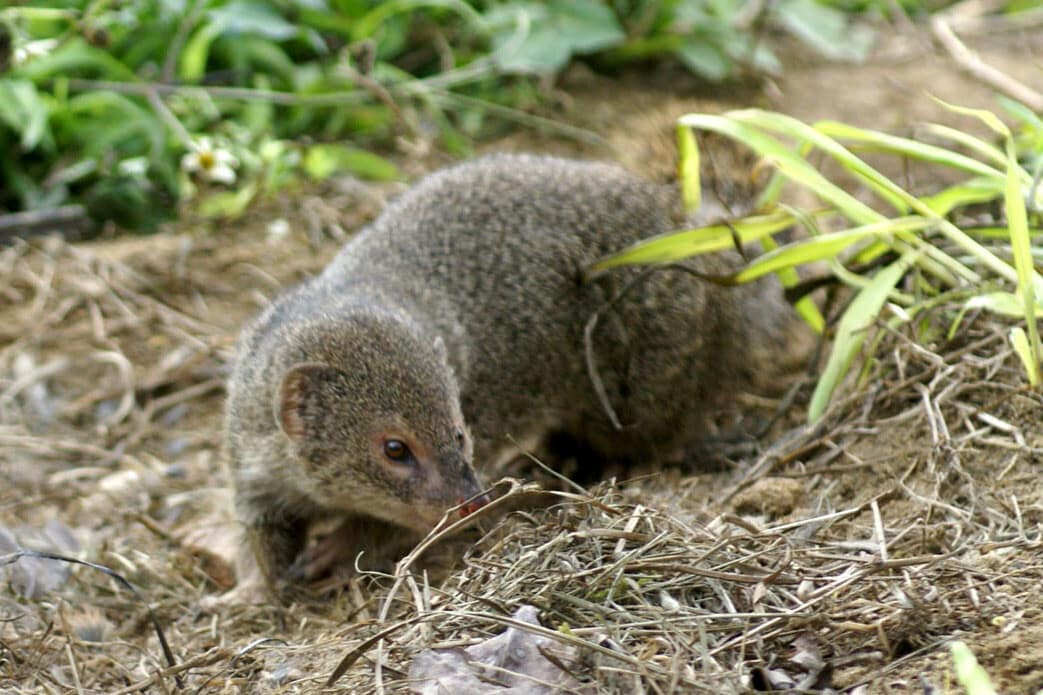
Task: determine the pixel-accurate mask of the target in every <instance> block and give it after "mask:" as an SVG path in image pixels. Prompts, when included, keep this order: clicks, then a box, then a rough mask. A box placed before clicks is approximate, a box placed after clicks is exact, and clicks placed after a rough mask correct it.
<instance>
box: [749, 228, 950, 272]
mask: <svg viewBox="0 0 1043 695" xmlns="http://www.w3.org/2000/svg"><path fill="white" fill-rule="evenodd" d="M935 224H936V222H935V221H934V220H929V219H925V218H923V217H900V218H898V219H894V220H887V221H885V222H876V223H873V224H867V225H863V226H861V227H853V228H851V229H845V230H843V231H839V232H830V233H829V234H823V235H821V236H817V237H814V238H812V239H802V240H800V241H796V242H793V243H792V244H787V245H785V246H783V247H781V248H779V249H777V250H775V251H770V252H768V253H766V254H764V255H763V256H761V257H760V258H757V259H756V260H754V261H753V262H752V263H750V264H749V265H747V266H746V267H745V268H743V269H742V271H740V272H739V273H738V274H737V275H736V276H735V279H736V281H738V282H749V281H750V280H754V279H756V278H759V277H761V276H763V275H767V274H768V273H775V272H778V271H779V270H782V269H784V268H792V267H794V266H798V265H803V264H805V263H811V262H814V261H820V260H823V259H826V258H834V257H836V255H837V254H839V253H840V252H841V251H843V250H844V249H846V248H848V247H849V246H851V245H852V244H855V243H857V242H859V241H862V240H863V239H865V238H866V237H871V236H881V235H883V236H887V235H894V234H897V233H899V232H909V231H922V230H924V229H926V228H927V227H932V226H934V225H935Z"/></svg>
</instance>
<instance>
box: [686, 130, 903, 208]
mask: <svg viewBox="0 0 1043 695" xmlns="http://www.w3.org/2000/svg"><path fill="white" fill-rule="evenodd" d="M751 114H753V115H760V114H764V115H766V116H778V114H765V113H764V112H760V111H755V110H750V111H731V112H729V113H726V114H724V115H721V116H717V115H713V114H686V115H684V116H682V117H681V118H680V122H681V123H683V124H684V125H687V126H691V127H693V128H700V129H703V130H709V131H713V132H716V133H720V134H721V135H726V136H728V137H730V138H732V139H733V140H737V141H739V142H741V143H743V144H744V145H746V146H747V147H749V148H750V149H752V150H753V151H754V152H756V153H757V154H758V155H760V156H761V157H764V158H765V159H766V160H768V162H769V163H771V164H773V165H774V166H775V167H776V168H778V169H779V171H781V172H782V173H783V174H785V175H786V176H787V177H789V178H790V179H792V180H793V181H795V182H796V183H799V184H801V185H803V186H805V187H807V188H808V189H809V190H811V192H813V193H814V194H815V195H817V196H818V197H819V198H821V199H822V200H824V201H826V202H827V203H829V204H831V205H833V206H834V207H836V208H837V209H838V210H840V211H841V212H842V213H843V214H844V215H845V216H847V217H848V219H850V220H852V221H853V222H856V223H858V224H869V223H871V222H880V221H882V220H884V219H886V218H885V217H884V216H883V215H881V214H880V213H879V212H877V211H876V210H873V209H872V208H871V207H869V206H868V205H866V204H865V203H863V202H862V201H860V200H858V199H857V198H855V197H854V196H852V195H851V194H850V193H848V192H847V191H845V190H843V189H842V188H840V187H839V186H837V185H836V184H834V183H832V182H831V181H829V180H828V179H826V178H825V177H824V176H822V174H820V173H819V172H818V171H817V170H816V169H815V168H814V167H813V166H811V165H810V164H809V163H808V162H807V161H805V160H804V159H803V158H802V157H800V156H799V155H797V154H796V153H794V152H793V150H791V149H790V148H788V147H786V146H785V145H783V144H782V143H781V142H779V141H778V140H776V139H775V138H773V137H771V136H769V135H766V134H765V133H764V132H762V130H761V126H762V124H761V123H759V122H757V121H758V120H762V119H754V118H752V116H751ZM743 118H746V119H747V120H750V121H751V122H752V123H747V122H744V121H743V120H742V119H743ZM790 120H793V119H790ZM795 122H797V123H799V121H795ZM804 127H805V128H806V129H807V130H811V129H810V128H808V127H807V126H804ZM787 134H791V135H792V134H793V133H791V132H787ZM795 136H796V137H799V134H797V135H795Z"/></svg>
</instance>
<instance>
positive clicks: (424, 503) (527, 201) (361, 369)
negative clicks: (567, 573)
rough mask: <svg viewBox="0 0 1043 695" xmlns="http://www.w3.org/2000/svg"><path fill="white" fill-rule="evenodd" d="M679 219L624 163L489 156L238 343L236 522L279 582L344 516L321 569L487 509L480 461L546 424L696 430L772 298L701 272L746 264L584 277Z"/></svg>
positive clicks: (423, 186)
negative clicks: (450, 515)
mask: <svg viewBox="0 0 1043 695" xmlns="http://www.w3.org/2000/svg"><path fill="white" fill-rule="evenodd" d="M678 208H679V203H678V196H677V193H676V191H675V190H674V189H673V188H671V187H668V186H661V185H656V184H652V183H649V182H646V181H643V180H640V179H638V178H636V177H634V176H632V175H630V174H628V173H627V172H625V171H624V170H622V169H621V168H618V167H616V166H613V165H609V164H602V163H591V162H580V161H571V160H565V159H557V158H551V157H540V156H530V155H494V156H488V157H484V158H481V159H477V160H475V161H471V162H469V163H465V164H460V165H457V166H454V167H451V168H448V169H445V170H442V171H439V172H436V173H434V174H431V175H429V176H428V177H426V178H424V179H422V180H421V181H420V182H419V183H418V184H416V185H415V186H414V187H413V188H412V189H411V190H409V191H408V192H406V193H405V194H403V195H402V196H401V197H399V198H398V199H397V200H396V201H394V202H393V203H392V204H391V205H390V206H389V207H388V208H387V209H386V210H385V211H384V213H383V214H382V215H381V216H380V217H379V218H378V219H377V220H376V221H375V222H373V223H372V224H370V225H369V226H368V227H367V228H366V229H364V230H363V231H362V232H360V233H359V234H358V235H357V236H356V237H354V238H353V239H352V240H350V241H349V242H348V243H347V244H346V245H345V246H344V248H343V249H342V250H341V252H340V253H339V254H338V255H337V257H336V258H335V259H334V260H333V261H332V262H331V263H330V265H329V266H328V267H327V268H326V269H325V271H324V272H323V273H322V274H321V275H319V276H317V277H315V278H313V279H311V280H309V281H307V282H305V283H304V284H302V285H301V286H299V287H297V288H296V289H294V290H291V291H289V292H288V293H286V294H285V295H283V296H281V297H280V298H278V299H277V300H276V301H274V302H273V303H272V304H271V305H270V306H269V307H268V308H267V310H266V311H264V312H263V313H262V314H261V315H260V317H258V318H257V319H256V320H255V321H254V322H253V323H252V324H250V325H249V326H248V327H247V328H246V330H245V332H244V334H243V336H242V338H241V340H240V343H239V348H238V358H237V362H236V367H235V370H234V373H233V375H232V377H231V383H230V389H229V390H230V393H229V399H228V410H227V423H226V432H227V439H226V445H227V453H228V456H229V459H230V463H231V470H232V475H233V478H234V483H235V494H236V508H237V515H238V517H239V520H240V521H241V522H242V523H243V524H244V526H245V528H246V530H247V532H248V535H249V538H250V541H251V546H252V549H253V552H254V554H255V556H256V558H257V560H258V562H259V564H260V565H261V568H262V569H263V570H264V574H265V576H266V578H267V580H268V581H269V582H275V581H278V580H279V579H280V578H283V577H285V576H287V572H288V570H289V568H290V567H291V565H293V563H294V560H295V558H296V557H297V556H298V554H299V553H300V552H301V550H302V545H303V543H304V538H305V535H304V534H305V531H306V529H307V527H308V525H309V523H311V522H312V521H313V520H315V519H317V518H319V517H321V516H328V515H329V514H331V513H332V514H337V515H340V516H342V517H343V518H345V519H346V521H345V522H344V524H343V525H342V527H341V531H340V532H339V533H338V534H337V540H336V543H337V544H339V546H343V550H338V549H337V548H326V549H324V550H323V551H322V553H323V554H324V558H325V559H321V558H320V559H318V560H316V558H312V562H313V563H317V565H313V566H312V567H311V568H310V569H309V571H314V570H316V569H320V570H321V569H323V568H326V567H327V566H328V565H329V564H330V563H331V562H335V561H338V560H343V559H344V558H345V556H347V557H353V553H355V552H357V551H358V550H361V549H365V550H367V551H369V552H374V551H379V550H380V548H379V547H375V546H380V545H382V544H386V543H390V542H391V541H392V540H401V539H403V538H407V539H408V538H412V539H414V540H415V539H416V538H417V537H418V536H417V535H411V533H410V532H412V534H423V533H424V532H426V531H428V530H430V529H431V528H432V527H433V525H434V524H435V523H436V521H437V520H438V519H439V518H441V516H442V515H443V513H444V512H445V511H446V510H447V509H450V508H452V507H453V506H454V505H457V504H459V503H460V502H465V501H467V500H471V501H470V503H469V506H465V507H464V508H463V510H464V512H467V511H471V510H473V509H475V508H477V507H478V506H480V505H481V504H482V503H483V500H482V499H481V498H478V497H477V495H478V494H479V491H480V487H481V486H480V484H479V483H478V479H477V476H476V475H475V472H474V468H473V467H472V466H474V467H476V468H477V469H478V470H481V471H486V472H493V471H495V470H497V468H498V466H499V465H501V464H502V463H504V462H505V461H507V460H509V459H511V458H512V457H514V456H516V455H517V454H518V453H519V452H520V451H522V450H524V449H526V448H528V447H531V446H534V445H536V444H537V443H538V442H539V441H540V440H541V439H543V438H545V437H547V436H548V435H550V434H552V433H565V434H567V435H568V436H570V437H574V438H575V439H576V440H578V441H582V442H584V444H585V445H586V446H588V447H590V448H592V449H593V450H594V451H597V452H603V453H604V454H605V455H607V456H609V457H612V458H614V459H627V458H630V459H649V458H652V457H661V458H669V457H671V456H673V455H674V454H676V453H677V452H679V451H681V450H682V449H683V448H684V447H686V445H689V444H691V443H692V442H693V441H694V440H695V439H697V438H698V436H699V434H700V432H702V431H704V428H703V423H704V421H705V418H706V416H707V414H708V413H711V412H712V409H713V407H714V404H716V403H718V402H719V401H720V400H721V399H722V398H727V397H728V396H729V395H731V394H732V393H733V392H734V389H735V388H736V387H737V386H739V385H741V384H742V382H743V380H744V379H746V378H748V377H749V376H750V372H751V370H752V369H753V368H754V366H755V363H756V362H755V358H754V357H753V355H754V353H755V352H756V351H757V349H758V348H764V347H766V346H769V345H770V344H772V342H773V341H774V340H775V337H776V336H777V335H778V334H779V333H780V328H779V327H780V324H781V322H782V320H783V319H782V318H781V317H782V315H783V314H782V308H783V304H782V302H781V298H780V297H779V296H778V294H779V293H778V292H777V291H773V290H774V288H772V287H771V286H770V285H764V284H755V285H752V286H743V287H737V288H725V287H721V286H719V285H715V284H713V283H711V282H708V281H706V280H705V279H703V278H701V277H699V274H700V273H704V274H705V273H710V274H713V273H723V272H725V271H726V270H728V269H730V268H731V267H733V266H734V265H735V263H736V260H737V258H738V255H737V254H734V253H733V254H732V255H731V256H728V254H723V255H717V256H713V257H701V258H698V259H694V260H692V261H689V262H688V263H687V268H689V269H692V270H695V271H697V272H694V273H693V272H688V271H685V270H683V269H678V268H674V269H663V270H659V271H656V272H648V271H646V270H639V269H633V268H628V269H620V270H618V271H612V272H609V273H606V274H604V275H603V276H600V277H598V278H596V279H593V280H585V279H584V270H585V268H586V267H587V266H588V265H589V264H590V263H591V262H593V261H595V260H597V259H598V258H600V257H602V256H604V255H606V254H608V253H610V252H613V251H617V250H619V249H621V248H623V247H625V246H627V245H629V244H632V243H634V242H635V241H637V240H639V239H642V238H646V237H648V236H651V235H653V234H656V233H660V232H664V231H668V230H672V229H677V228H678V226H679V225H680V224H682V223H683V218H682V216H681V215H680V214H678ZM715 215H716V216H720V215H721V211H720V209H716V210H714V209H711V210H708V211H704V212H703V213H701V215H700V217H701V219H702V220H706V219H708V218H710V217H713V216H715ZM689 222H692V220H689ZM639 276H640V277H639ZM595 312H598V314H599V315H598V320H597V323H596V326H595V328H594V330H593V331H592V332H591V333H590V335H589V338H587V339H585V337H584V332H585V328H586V326H587V324H588V322H589V321H590V319H591V317H592V316H593V315H594V314H595ZM595 382H598V388H600V390H601V395H599V394H598V389H597V388H595ZM606 402H607V406H609V407H606ZM610 411H611V415H610ZM331 550H332V551H333V552H332V553H331ZM338 555H339V557H336V556H338Z"/></svg>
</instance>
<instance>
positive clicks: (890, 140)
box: [815, 121, 1003, 179]
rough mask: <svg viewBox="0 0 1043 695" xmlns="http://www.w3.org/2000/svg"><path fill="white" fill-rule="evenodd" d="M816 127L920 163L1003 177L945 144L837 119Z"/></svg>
mask: <svg viewBox="0 0 1043 695" xmlns="http://www.w3.org/2000/svg"><path fill="white" fill-rule="evenodd" d="M815 129H816V130H818V131H821V132H822V133H824V134H826V135H829V136H830V137H832V138H836V139H838V140H844V141H845V142H854V143H858V144H859V145H862V146H865V147H872V148H874V149H878V150H880V151H883V152H890V153H891V154H896V155H899V156H902V157H909V158H910V159H915V160H918V161H921V162H931V163H932V164H941V165H944V166H947V167H950V168H953V169H959V170H962V171H966V172H968V173H971V174H974V175H975V176H981V177H984V178H992V179H1002V178H1003V172H1002V171H1001V170H999V169H994V168H993V167H990V166H989V165H987V164H984V163H983V162H980V161H978V160H977V159H974V158H973V157H968V156H967V155H964V154H960V153H959V152H954V151H952V150H947V149H945V148H944V147H938V146H936V145H929V144H927V143H923V142H918V141H916V140H910V139H908V138H902V137H898V136H895V135H888V134H887V133H881V132H879V131H876V130H867V129H864V128H856V127H854V126H850V125H847V124H846V123H838V122H836V121H820V122H818V123H816V124H815ZM1001 154H1002V153H1001Z"/></svg>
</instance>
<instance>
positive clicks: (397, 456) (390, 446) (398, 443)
mask: <svg viewBox="0 0 1043 695" xmlns="http://www.w3.org/2000/svg"><path fill="white" fill-rule="evenodd" d="M384 456H387V457H388V458H389V459H391V460H392V461H408V460H409V447H408V446H406V444H405V442H403V441H402V440H400V439H389V440H387V441H386V442H384Z"/></svg>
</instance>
